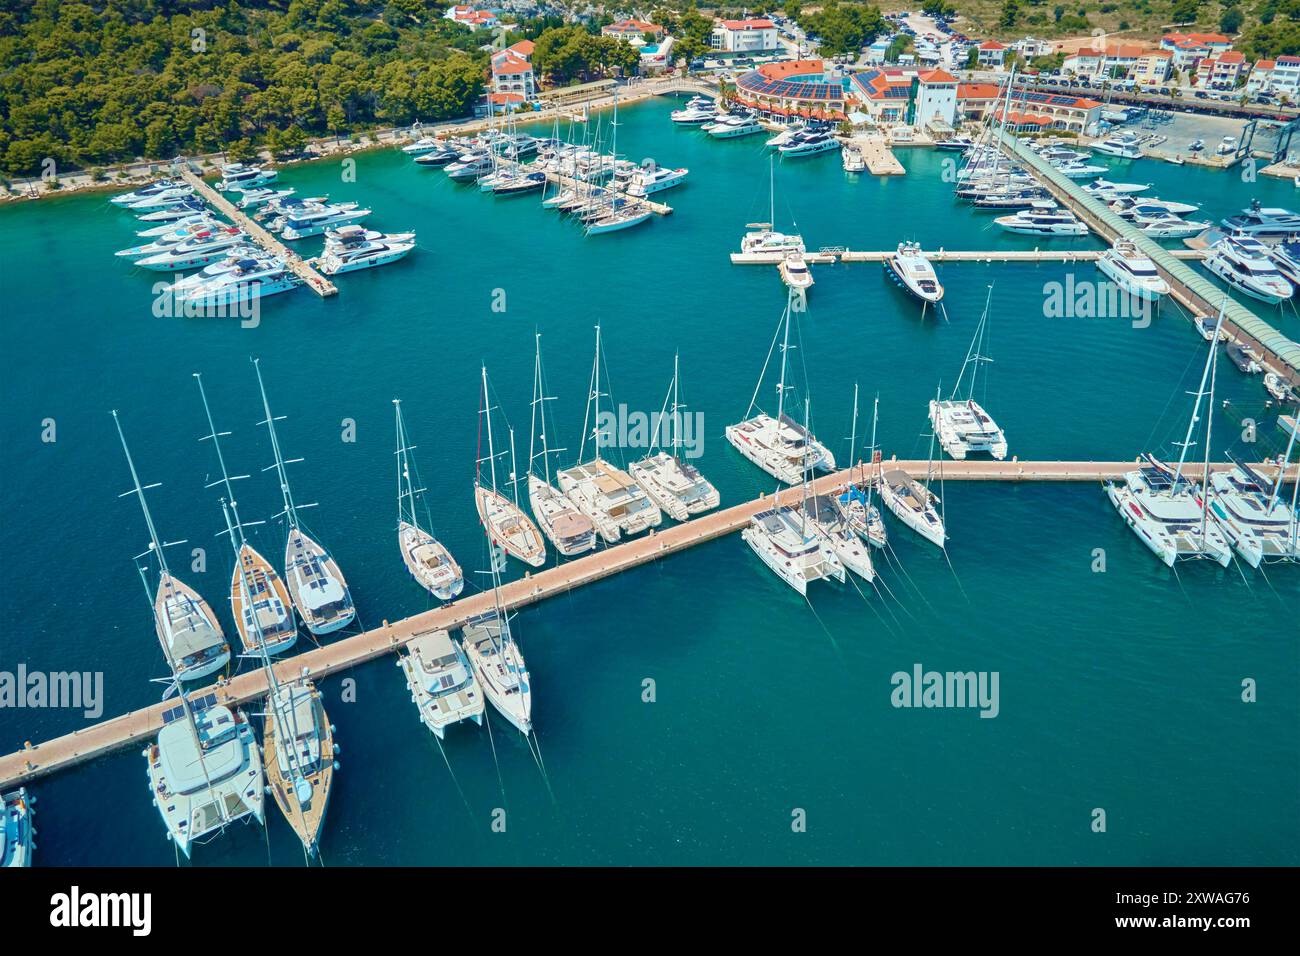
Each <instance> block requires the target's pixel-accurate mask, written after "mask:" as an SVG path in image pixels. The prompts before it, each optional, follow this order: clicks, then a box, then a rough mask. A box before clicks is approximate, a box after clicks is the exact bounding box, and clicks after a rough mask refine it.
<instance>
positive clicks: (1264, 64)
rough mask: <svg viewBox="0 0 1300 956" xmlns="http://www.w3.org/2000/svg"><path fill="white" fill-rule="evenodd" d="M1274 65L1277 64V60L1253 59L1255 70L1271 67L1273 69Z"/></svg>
mask: <svg viewBox="0 0 1300 956" xmlns="http://www.w3.org/2000/svg"><path fill="white" fill-rule="evenodd" d="M1275 66H1277V62H1276V61H1274V60H1256V61H1255V69H1257V70H1271V69H1273V67H1275Z"/></svg>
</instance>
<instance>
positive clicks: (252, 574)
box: [194, 372, 298, 654]
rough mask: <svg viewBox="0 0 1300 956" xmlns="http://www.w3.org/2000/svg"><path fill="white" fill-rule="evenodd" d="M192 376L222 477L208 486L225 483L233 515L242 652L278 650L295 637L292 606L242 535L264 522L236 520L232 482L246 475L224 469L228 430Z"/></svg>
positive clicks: (234, 587)
mask: <svg viewBox="0 0 1300 956" xmlns="http://www.w3.org/2000/svg"><path fill="white" fill-rule="evenodd" d="M194 380H195V381H196V382H197V383H198V386H199V397H200V398H202V399H203V412H204V414H205V415H206V416H207V421H208V429H209V431H208V434H207V435H205V436H204V437H203V439H202V440H203V441H211V442H212V447H213V448H215V449H216V452H217V464H218V465H219V466H220V468H221V477H220V478H219V479H218V480H217V481H214V482H211V483H210V484H209V485H208V487H209V488H212V487H215V486H216V485H224V486H225V488H226V495H227V498H228V500H229V502H230V509H231V511H232V512H234V515H235V532H236V540H237V544H238V547H237V548H236V550H235V554H236V558H237V560H236V562H235V568H234V570H233V571H232V572H231V578H230V609H231V613H232V614H233V615H234V617H235V627H236V629H237V630H238V631H239V636H240V638H241V639H242V640H243V643H244V653H246V654H258V653H261V652H262V651H263V650H265V651H266V653H267V654H278V653H280V652H281V651H285V650H288V649H289V648H290V647H292V646H293V643H294V641H296V640H297V639H298V627H297V625H296V624H295V623H294V619H293V609H292V606H291V605H290V604H289V592H288V589H286V588H285V586H284V581H283V580H281V578H280V575H278V574H276V573H275V568H273V567H271V562H270V561H267V560H266V558H264V557H262V555H261V554H259V553H258V552H257V550H256V549H255V548H254V547H253V546H252V545H251V544H249V543H248V541H247V540H246V539H245V538H244V528H246V527H252V526H253V525H256V524H262V523H263V522H260V521H255V522H250V523H241V522H240V520H239V509H238V506H237V505H236V503H235V489H234V486H233V484H232V482H234V481H237V480H241V479H243V478H246V477H247V475H240V476H238V477H236V478H233V479H232V478H231V477H230V475H229V473H228V472H227V471H226V460H225V458H224V457H223V456H222V454H221V438H222V437H223V436H225V435H229V434H230V433H229V432H218V431H217V426H216V424H215V423H214V422H213V421H212V410H211V408H209V407H208V395H207V392H205V391H204V390H203V378H202V376H200V375H199V374H198V373H197V372H195V373H194ZM263 642H265V644H263Z"/></svg>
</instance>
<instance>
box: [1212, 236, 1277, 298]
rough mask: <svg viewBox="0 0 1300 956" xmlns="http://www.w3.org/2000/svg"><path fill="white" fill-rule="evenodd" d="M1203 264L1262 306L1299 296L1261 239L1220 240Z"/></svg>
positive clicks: (1243, 237) (1238, 238)
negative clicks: (1295, 293)
mask: <svg viewBox="0 0 1300 956" xmlns="http://www.w3.org/2000/svg"><path fill="white" fill-rule="evenodd" d="M1202 264H1203V265H1204V266H1205V268H1206V269H1208V270H1210V272H1213V273H1214V274H1215V275H1216V276H1218V277H1219V278H1220V279H1222V280H1223V281H1224V282H1226V283H1227V284H1228V285H1230V286H1232V287H1233V288H1234V289H1237V290H1238V291H1240V292H1243V293H1245V294H1246V295H1248V296H1250V297H1251V298H1255V299H1259V300H1260V301H1261V302H1267V303H1269V304H1276V303H1278V302H1281V301H1282V300H1283V299H1289V298H1291V295H1292V294H1293V293H1294V292H1295V287H1294V286H1292V285H1291V283H1290V282H1288V281H1287V280H1286V279H1284V278H1283V277H1282V273H1280V272H1279V271H1278V269H1277V266H1276V265H1274V264H1273V260H1272V259H1271V258H1269V256H1268V253H1267V251H1266V249H1265V246H1264V244H1263V243H1261V242H1260V241H1259V240H1258V239H1254V238H1250V237H1245V236H1242V237H1236V238H1223V239H1220V240H1219V241H1218V242H1216V243H1215V244H1214V245H1212V246H1210V248H1209V249H1207V250H1206V253H1205V258H1204V259H1203V260H1202Z"/></svg>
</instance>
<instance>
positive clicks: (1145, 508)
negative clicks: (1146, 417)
mask: <svg viewBox="0 0 1300 956" xmlns="http://www.w3.org/2000/svg"><path fill="white" fill-rule="evenodd" d="M1222 326H1223V311H1222V309H1220V311H1219V320H1218V322H1217V323H1216V324H1215V330H1214V331H1215V334H1214V336H1213V337H1212V339H1211V340H1210V351H1209V354H1208V355H1207V356H1206V359H1205V369H1204V370H1203V371H1202V372H1201V384H1200V387H1199V388H1198V389H1197V390H1196V392H1195V393H1194V394H1195V396H1196V400H1195V402H1194V403H1193V405H1192V415H1191V418H1190V419H1189V420H1188V422H1187V435H1186V437H1185V438H1184V439H1183V441H1182V442H1181V443H1180V447H1181V452H1180V454H1179V458H1178V466H1177V467H1176V468H1170V467H1169V466H1168V465H1166V464H1165V463H1164V462H1161V461H1159V460H1157V459H1156V458H1155V457H1154V456H1153V455H1150V454H1145V455H1143V459H1144V460H1145V461H1146V465H1145V466H1143V467H1140V468H1137V469H1135V470H1134V471H1130V472H1126V473H1125V474H1124V477H1123V478H1122V479H1120V480H1119V481H1108V482H1106V496H1107V497H1108V498H1109V499H1110V502H1111V504H1112V505H1114V506H1115V510H1116V511H1118V512H1119V514H1120V517H1122V518H1123V519H1124V523H1125V524H1127V525H1128V526H1129V527H1130V528H1132V529H1133V533H1134V534H1136V535H1137V536H1138V539H1139V540H1140V541H1141V542H1142V543H1143V544H1144V545H1146V546H1147V548H1148V549H1150V550H1151V552H1152V553H1153V554H1155V555H1156V557H1158V558H1159V559H1160V560H1161V561H1163V562H1164V563H1165V565H1167V566H1168V567H1173V566H1174V564H1175V562H1177V561H1184V560H1194V559H1202V558H1209V559H1210V560H1212V561H1215V562H1217V563H1218V564H1220V565H1222V566H1223V567H1225V568H1226V567H1227V566H1228V563H1229V562H1230V561H1231V560H1232V546H1231V545H1230V544H1229V543H1228V539H1227V537H1226V536H1225V534H1224V532H1223V529H1222V528H1220V527H1219V523H1218V518H1217V517H1216V516H1215V513H1214V512H1213V511H1211V510H1210V500H1211V495H1210V494H1209V493H1205V494H1202V493H1201V491H1200V489H1199V488H1198V487H1197V485H1196V483H1195V482H1193V481H1192V480H1191V479H1189V478H1187V477H1186V476H1185V475H1184V474H1183V465H1184V464H1185V463H1186V460H1187V452H1188V449H1190V448H1191V446H1192V444H1193V442H1192V435H1193V433H1194V431H1195V429H1196V423H1197V422H1198V421H1200V412H1201V400H1202V399H1203V398H1205V397H1206V395H1207V394H1208V396H1209V400H1210V401H1209V407H1210V408H1211V410H1212V409H1213V408H1214V372H1215V368H1214V359H1215V353H1216V352H1217V351H1218V346H1219V335H1218V333H1219V330H1220V329H1221V328H1222ZM1207 379H1208V380H1209V382H1210V389H1209V392H1208V393H1207V392H1206V388H1205V386H1206V381H1207ZM1212 421H1213V416H1211V418H1210V419H1209V420H1207V421H1206V426H1205V472H1206V475H1207V477H1208V475H1209V470H1210V426H1211V423H1212ZM1206 486H1207V489H1211V490H1212V486H1211V484H1210V483H1209V482H1207V483H1206Z"/></svg>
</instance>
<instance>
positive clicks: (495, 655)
mask: <svg viewBox="0 0 1300 956" xmlns="http://www.w3.org/2000/svg"><path fill="white" fill-rule="evenodd" d="M461 637H462V640H463V642H464V647H465V656H466V657H468V658H469V662H470V664H471V666H472V667H473V668H474V675H475V676H476V677H477V678H478V682H479V686H480V687H481V688H482V689H483V693H484V695H485V696H486V697H487V699H488V700H489V701H490V702H491V703H492V706H493V707H495V708H496V710H497V712H498V713H499V714H501V716H502V717H504V718H505V719H506V720H508V721H510V723H511V724H513V725H514V727H515V729H516V730H518V731H519V732H520V733H521V734H524V735H525V736H526V735H528V734H530V733H532V730H533V719H532V711H533V693H532V688H531V687H530V686H529V680H528V666H527V665H526V664H525V663H524V656H523V654H522V653H521V652H520V650H519V645H518V644H516V643H515V640H514V637H513V636H512V635H511V633H510V623H509V619H508V618H507V617H506V616H505V615H504V614H502V613H499V612H497V611H495V610H493V611H488V612H486V613H484V614H479V615H477V616H475V617H472V618H470V619H469V620H468V621H466V622H465V626H464V628H463V629H462V630H461Z"/></svg>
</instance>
